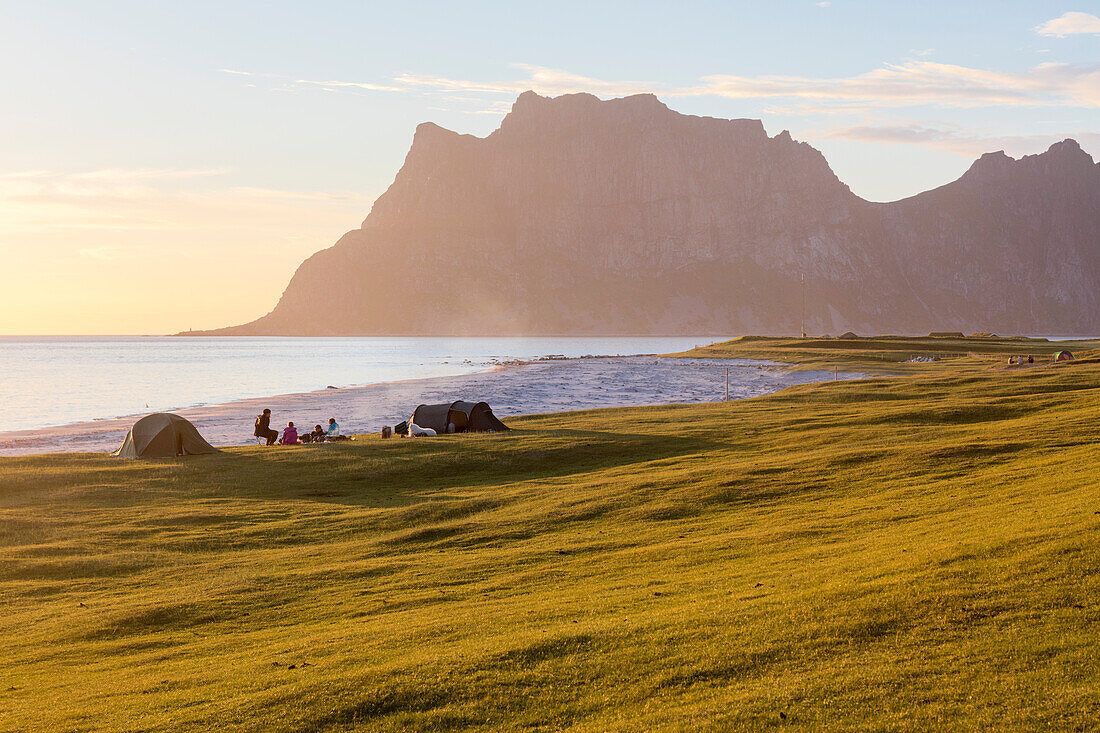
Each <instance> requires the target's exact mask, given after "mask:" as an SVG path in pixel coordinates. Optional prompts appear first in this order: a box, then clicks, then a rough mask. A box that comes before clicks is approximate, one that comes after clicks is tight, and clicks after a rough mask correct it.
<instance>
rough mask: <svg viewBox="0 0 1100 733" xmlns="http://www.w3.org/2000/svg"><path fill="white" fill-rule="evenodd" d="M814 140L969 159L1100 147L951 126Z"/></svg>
mask: <svg viewBox="0 0 1100 733" xmlns="http://www.w3.org/2000/svg"><path fill="white" fill-rule="evenodd" d="M807 137H809V138H811V139H833V140H854V141H857V142H872V143H887V144H899V145H920V146H922V147H926V148H931V149H934V150H941V151H943V152H947V153H953V154H955V155H961V156H964V157H967V158H973V157H977V156H979V155H981V154H982V153H988V152H990V151H993V150H1004V151H1005V152H1006V153H1008V154H1009V155H1012V156H1020V155H1030V154H1033V153H1039V152H1042V151H1043V150H1045V149H1046V148H1048V147H1049V146H1050V145H1051V144H1052V143H1055V142H1057V141H1058V140H1063V139H1065V138H1073V139H1075V140H1077V141H1078V142H1079V143H1081V145H1082V146H1083V147H1085V148H1086V149H1092V150H1095V149H1097V148H1098V147H1100V133H1094V132H1089V131H1082V130H1078V131H1067V132H1061V133H1047V134H1031V135H991V134H981V133H975V132H972V131H970V130H967V129H965V128H963V127H961V126H959V125H953V124H950V123H942V122H941V123H922V122H916V121H913V122H900V123H886V124H867V125H855V126H851V127H842V128H837V129H832V130H826V131H822V132H819V133H810V134H809V135H807Z"/></svg>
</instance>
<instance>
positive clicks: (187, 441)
mask: <svg viewBox="0 0 1100 733" xmlns="http://www.w3.org/2000/svg"><path fill="white" fill-rule="evenodd" d="M202 453H221V451H219V450H218V449H217V448H215V447H214V446H212V445H210V444H209V443H207V442H206V440H205V439H203V437H202V436H201V435H199V431H198V430H196V429H195V426H194V425H192V424H191V423H189V422H188V421H187V420H184V419H183V418H182V417H180V416H179V415H173V414H171V413H169V412H156V413H153V414H152V415H146V416H145V417H143V418H141V419H140V420H138V421H137V422H136V423H134V426H133V427H132V428H130V432H128V433H126V440H124V441H122V447H120V448H119V449H118V450H116V451H115V452H114V453H112V455H115V456H118V457H119V458H171V457H172V456H194V455H199V454H202Z"/></svg>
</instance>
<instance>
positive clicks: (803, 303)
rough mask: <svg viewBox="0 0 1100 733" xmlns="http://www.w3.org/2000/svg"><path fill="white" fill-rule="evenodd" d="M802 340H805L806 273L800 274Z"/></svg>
mask: <svg viewBox="0 0 1100 733" xmlns="http://www.w3.org/2000/svg"><path fill="white" fill-rule="evenodd" d="M801 283H802V338H806V273H802V281H801Z"/></svg>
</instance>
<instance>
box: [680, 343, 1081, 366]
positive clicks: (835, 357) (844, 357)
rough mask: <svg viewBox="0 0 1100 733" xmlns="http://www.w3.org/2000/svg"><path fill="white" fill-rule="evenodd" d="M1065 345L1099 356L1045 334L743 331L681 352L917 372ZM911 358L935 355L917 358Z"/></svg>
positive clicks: (1041, 355)
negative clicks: (788, 333) (849, 335)
mask: <svg viewBox="0 0 1100 733" xmlns="http://www.w3.org/2000/svg"><path fill="white" fill-rule="evenodd" d="M1062 350H1066V351H1069V352H1071V353H1073V354H1074V355H1075V356H1077V357H1082V356H1084V357H1085V358H1086V359H1095V358H1097V357H1100V351H1098V350H1100V341H1081V340H1073V341H1051V340H1047V339H1044V338H1024V337H1019V336H1017V337H1007V338H1006V337H998V336H991V337H990V336H968V337H964V338H932V337H913V336H863V337H859V336H856V337H852V338H844V337H839V336H838V337H828V336H826V337H810V338H789V337H783V336H741V337H740V338H736V339H733V340H731V341H721V342H719V343H715V344H710V345H709V346H700V347H697V348H694V349H691V350H690V351H685V352H683V353H680V354H669V356H683V357H693V358H715V357H719V358H727V359H768V360H772V361H780V362H784V363H786V364H791V365H793V366H794V368H796V369H823V370H826V371H828V370H830V369H834V368H836V369H839V370H840V371H859V372H866V373H870V374H916V373H925V372H928V371H929V370H932V371H938V370H939V369H940V368H941V367H943V366H947V365H949V366H950V367H951V368H952V369H955V370H959V369H972V368H975V367H984V366H992V365H999V364H1007V363H1008V357H1010V356H1027V355H1029V354H1030V355H1032V356H1033V357H1035V360H1036V362H1042V361H1046V360H1047V359H1048V358H1049V357H1050V355H1051V354H1054V353H1056V352H1058V351H1062ZM914 357H918V358H923V359H929V358H931V359H935V361H934V362H928V361H915V360H913V359H914Z"/></svg>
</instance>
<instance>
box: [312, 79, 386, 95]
mask: <svg viewBox="0 0 1100 733" xmlns="http://www.w3.org/2000/svg"><path fill="white" fill-rule="evenodd" d="M294 83H295V84H307V85H313V86H319V87H323V88H325V89H326V90H335V89H338V88H341V87H343V88H352V89H364V90H366V91H368V92H403V91H406V90H405V88H403V87H399V86H393V85H389V84H372V83H370V82H361V81H313V80H311V79H295V80H294Z"/></svg>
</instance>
